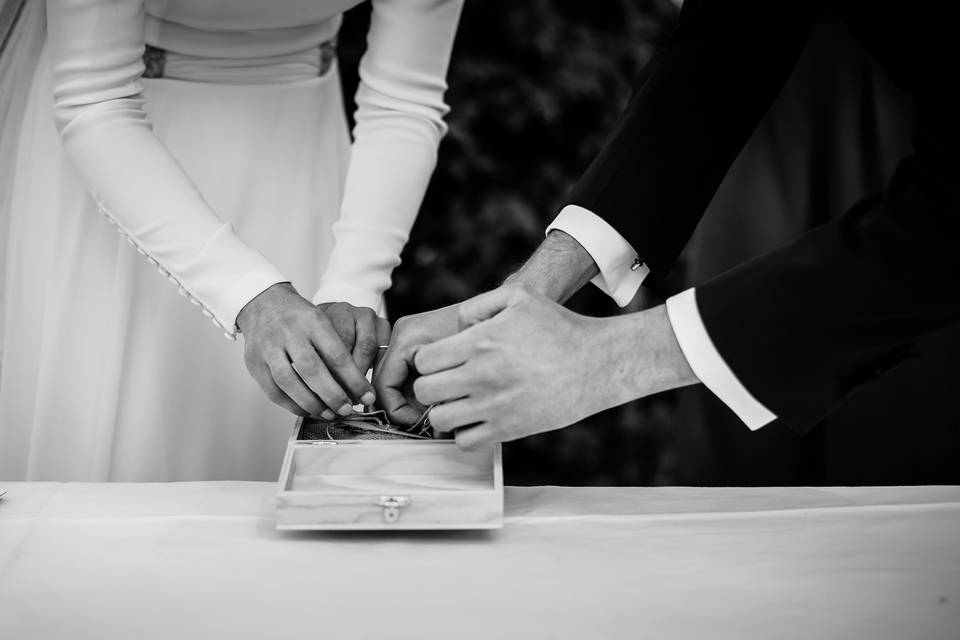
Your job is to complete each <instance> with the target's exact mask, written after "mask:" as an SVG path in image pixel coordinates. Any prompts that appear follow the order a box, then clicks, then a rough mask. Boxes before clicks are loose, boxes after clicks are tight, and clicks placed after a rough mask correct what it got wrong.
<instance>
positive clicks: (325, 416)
mask: <svg viewBox="0 0 960 640" xmlns="http://www.w3.org/2000/svg"><path fill="white" fill-rule="evenodd" d="M320 416H321V417H322V418H323V419H324V420H333V419H334V418H336V417H337V414H335V413H334V412H333V411H330V409H324V410H323V413H321V414H320Z"/></svg>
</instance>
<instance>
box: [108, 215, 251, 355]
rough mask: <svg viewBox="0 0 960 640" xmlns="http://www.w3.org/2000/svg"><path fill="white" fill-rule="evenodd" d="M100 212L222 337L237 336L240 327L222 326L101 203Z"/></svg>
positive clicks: (233, 338)
mask: <svg viewBox="0 0 960 640" xmlns="http://www.w3.org/2000/svg"><path fill="white" fill-rule="evenodd" d="M100 213H102V214H103V215H104V217H105V218H106V219H107V222H109V223H110V224H111V225H112V226H113V228H114V229H116V230H117V233H119V234H121V235H122V236H123V237H124V238H126V239H127V242H129V243H130V244H131V245H133V247H134V248H135V249H136V250H137V253H139V254H140V255H142V256H143V257H145V258H146V259H147V262H149V263H150V264H151V265H153V266H154V267H156V268H157V271H159V272H160V275H162V276H163V277H165V278H166V279H167V280H169V281H170V283H171V284H173V285H175V286H176V287H177V292H179V293H180V295H181V296H183V297H185V298H187V299H188V300H189V301H190V304H192V305H193V306H195V307H200V312H201V313H202V314H203V315H204V316H206V317H207V318H210V321H211V322H212V323H213V324H214V326H216V327H217V328H218V329H220V330H222V331H223V335H224V337H226V338H227V339H228V340H236V339H237V336H238V335H239V333H240V329H239V328H238V327H237V325H233V326H232V327H230V328H227V327H226V326H224V324H223V323H222V322H220V321H219V320H217V317H216V316H215V315H213V312H211V311H210V310H209V309H208V308H207V307H206V306H204V304H203V303H202V302H200V301H199V300H198V299H197V297H196V296H194V295H193V294H192V293H190V291H189V290H188V289H187V288H186V287H184V286H183V284H182V283H181V282H180V281H179V280H177V278H176V276H174V275H173V274H172V273H170V272H169V271H167V270H166V269H164V268H163V265H161V264H160V263H159V262H158V261H157V260H156V259H154V257H153V256H151V255H150V254H149V253H147V252H146V251H145V250H144V249H143V247H141V246H140V245H138V244H137V242H136V240H134V239H133V237H132V236H131V235H130V234H129V233H127V232H126V230H125V229H124V228H123V227H121V226H120V223H119V222H117V221H116V219H115V218H114V217H113V216H112V215H110V213H109V212H108V211H107V210H106V209H105V208H104V207H103V206H102V205H101V206H100Z"/></svg>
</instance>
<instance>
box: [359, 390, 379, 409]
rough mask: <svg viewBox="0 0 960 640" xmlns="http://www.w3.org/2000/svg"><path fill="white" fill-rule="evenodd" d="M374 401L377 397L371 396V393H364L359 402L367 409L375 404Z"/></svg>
mask: <svg viewBox="0 0 960 640" xmlns="http://www.w3.org/2000/svg"><path fill="white" fill-rule="evenodd" d="M376 401H377V396H375V395H373V391H367V392H366V393H365V394H363V396H362V397H361V398H360V402H362V403H363V404H364V406H367V407H369V406H370V405H372V404H373V403H374V402H376Z"/></svg>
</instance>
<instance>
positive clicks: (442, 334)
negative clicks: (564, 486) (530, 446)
mask: <svg viewBox="0 0 960 640" xmlns="http://www.w3.org/2000/svg"><path fill="white" fill-rule="evenodd" d="M237 324H238V326H239V328H240V330H241V332H242V333H243V335H244V338H245V342H246V344H245V354H244V357H245V362H246V365H247V368H248V370H249V371H250V373H251V374H252V375H253V377H254V378H255V379H256V381H257V382H258V383H259V384H260V386H261V387H262V388H263V390H264V391H265V392H266V394H267V396H268V397H269V398H270V399H271V400H272V401H273V402H275V403H276V404H278V405H280V406H282V407H284V408H286V409H288V410H289V411H291V412H293V413H295V414H298V415H303V416H307V415H310V416H322V417H325V418H328V419H329V418H333V417H334V414H340V415H347V414H349V413H351V412H352V411H353V405H355V404H363V405H367V406H370V405H373V404H374V403H376V404H377V406H379V407H381V408H382V409H384V410H385V411H386V412H387V414H388V416H389V417H390V419H391V421H392V422H393V423H395V424H398V425H410V424H412V423H414V422H415V421H416V420H417V419H418V418H420V416H421V415H422V413H423V411H424V408H425V407H427V406H430V405H436V406H434V407H433V409H432V410H431V413H430V420H431V423H432V425H433V427H434V429H435V431H437V432H440V433H441V434H444V433H450V432H453V435H454V438H455V439H456V442H457V445H458V446H460V447H461V448H463V449H476V448H479V447H482V446H486V445H490V444H492V443H494V442H501V441H507V440H514V439H517V438H521V437H524V436H527V435H531V434H533V433H538V432H540V431H546V430H549V429H555V428H558V427H560V426H566V425H569V424H572V423H573V422H576V421H577V420H580V419H582V418H584V417H586V416H588V415H590V414H591V413H595V412H596V411H598V410H601V409H602V408H605V407H600V406H594V405H598V400H597V399H596V396H597V394H596V388H595V386H596V385H592V384H590V381H591V380H594V381H595V380H597V379H599V378H598V376H599V375H600V373H601V372H600V371H599V370H595V368H596V367H597V366H602V360H603V358H599V359H598V358H595V357H590V354H591V353H592V354H596V353H603V352H604V351H605V349H604V345H603V344H602V341H603V340H607V341H610V340H614V341H615V340H616V336H612V335H611V334H610V330H608V329H607V328H606V325H605V324H603V319H601V318H590V317H586V316H581V315H578V314H575V313H573V312H571V311H569V310H567V309H565V308H563V307H562V306H560V305H559V304H557V303H555V302H553V301H551V300H548V299H547V298H545V297H544V296H542V295H540V294H539V293H536V292H534V291H533V290H531V289H529V288H526V287H523V286H517V285H504V286H502V287H500V288H499V289H495V290H493V291H491V292H489V293H485V294H482V295H480V296H477V297H476V298H472V299H470V300H467V301H465V302H462V303H460V304H458V305H453V306H449V307H444V308H442V309H437V310H435V311H429V312H426V313H421V314H417V315H412V316H407V317H404V318H401V319H399V320H398V321H397V322H396V325H395V326H394V327H393V330H392V331H391V328H390V325H389V323H388V322H387V321H386V320H384V319H383V318H380V317H378V316H377V315H376V314H375V313H374V312H373V310H371V309H368V308H364V307H354V306H352V305H350V304H347V303H332V304H323V305H319V306H314V305H313V304H311V303H310V302H309V301H307V300H305V299H304V298H302V297H301V296H300V295H299V294H298V293H297V292H296V290H295V289H294V288H293V286H292V285H290V284H277V285H273V286H272V287H270V288H269V289H267V290H266V291H265V292H263V293H261V294H260V295H259V296H257V297H256V298H255V299H254V300H252V301H251V302H250V303H249V304H248V305H247V306H245V307H244V308H243V310H242V311H241V313H240V315H239V316H238V318H237ZM598 341H600V342H598ZM384 345H389V346H388V348H387V349H383V348H382V347H383V346H384ZM607 350H608V349H607ZM598 360H599V362H598ZM371 367H373V369H374V375H373V382H372V383H371V382H369V381H368V380H367V378H366V377H365V375H364V374H365V372H367V371H368V370H369V369H370V368H371ZM589 388H593V392H592V393H587V389H589ZM613 400H615V399H605V400H603V401H600V402H610V401H613Z"/></svg>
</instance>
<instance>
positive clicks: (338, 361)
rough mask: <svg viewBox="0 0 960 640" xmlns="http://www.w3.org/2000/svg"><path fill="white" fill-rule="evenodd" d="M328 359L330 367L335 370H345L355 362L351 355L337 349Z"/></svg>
mask: <svg viewBox="0 0 960 640" xmlns="http://www.w3.org/2000/svg"><path fill="white" fill-rule="evenodd" d="M327 358H328V362H329V364H330V366H332V367H334V368H335V369H344V368H346V367H347V366H348V365H349V364H351V363H352V362H353V359H352V358H351V357H350V354H349V353H347V352H346V351H343V350H340V349H337V350H336V351H334V352H333V353H331V354H329V355H328V356H327Z"/></svg>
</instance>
